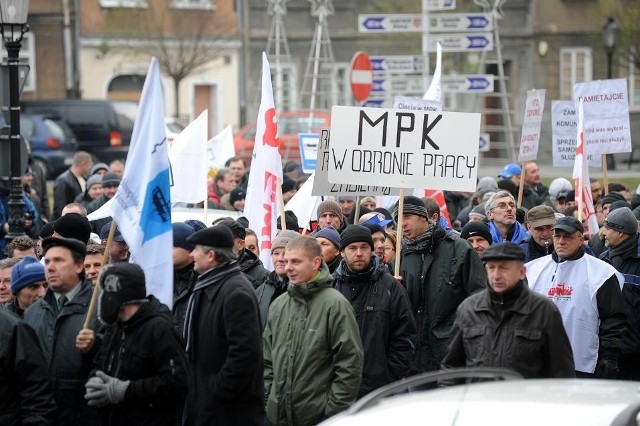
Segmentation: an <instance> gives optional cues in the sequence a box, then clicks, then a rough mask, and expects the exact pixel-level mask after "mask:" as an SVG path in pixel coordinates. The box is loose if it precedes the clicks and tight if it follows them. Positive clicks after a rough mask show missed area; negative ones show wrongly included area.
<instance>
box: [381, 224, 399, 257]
mask: <svg viewBox="0 0 640 426" xmlns="http://www.w3.org/2000/svg"><path fill="white" fill-rule="evenodd" d="M397 241H398V234H397V232H396V231H387V239H386V240H384V260H383V261H384V263H385V264H387V265H388V264H389V263H391V262H393V261H394V260H396V244H397Z"/></svg>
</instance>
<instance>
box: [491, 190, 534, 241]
mask: <svg viewBox="0 0 640 426" xmlns="http://www.w3.org/2000/svg"><path fill="white" fill-rule="evenodd" d="M486 210H487V217H488V218H489V223H488V225H489V231H490V232H491V237H492V238H493V241H492V244H499V243H503V242H506V241H510V242H512V243H514V244H520V243H521V242H522V241H524V240H525V239H526V238H528V237H529V233H528V232H527V230H526V229H525V228H524V226H522V225H521V224H520V223H518V221H516V200H515V199H514V198H513V195H511V193H510V192H508V191H498V192H496V193H495V194H493V195H492V196H491V197H490V198H489V199H488V200H487V205H486Z"/></svg>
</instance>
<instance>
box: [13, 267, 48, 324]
mask: <svg viewBox="0 0 640 426" xmlns="http://www.w3.org/2000/svg"><path fill="white" fill-rule="evenodd" d="M46 291H47V282H46V280H45V276H44V266H42V264H41V263H40V262H39V261H38V259H37V258H36V257H35V256H27V257H25V258H24V259H22V260H20V261H19V262H18V263H16V264H15V265H13V268H11V294H13V297H14V299H13V300H12V301H11V302H9V303H8V304H7V305H6V306H5V309H7V310H8V311H11V312H13V313H14V314H16V315H18V316H19V317H20V318H23V317H24V311H25V310H27V308H28V307H29V306H31V305H33V304H34V303H35V302H37V301H38V300H39V299H42V298H43V297H44V295H45V293H46Z"/></svg>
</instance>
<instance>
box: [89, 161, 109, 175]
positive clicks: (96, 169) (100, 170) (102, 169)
mask: <svg viewBox="0 0 640 426" xmlns="http://www.w3.org/2000/svg"><path fill="white" fill-rule="evenodd" d="M108 171H109V166H108V165H107V164H105V163H95V164H94V165H93V166H91V169H90V170H89V176H92V175H98V176H104V174H105V173H107V172H108Z"/></svg>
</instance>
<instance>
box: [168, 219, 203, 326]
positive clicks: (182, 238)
mask: <svg viewBox="0 0 640 426" xmlns="http://www.w3.org/2000/svg"><path fill="white" fill-rule="evenodd" d="M172 227H173V255H172V257H173V309H172V311H173V319H174V321H175V323H176V325H177V329H178V331H180V332H182V330H183V329H184V318H185V315H186V313H187V304H188V303H189V296H191V292H192V291H193V287H194V285H195V283H196V279H197V278H198V274H197V273H196V272H195V271H194V270H193V266H194V263H193V254H192V252H193V250H194V249H195V248H196V246H195V244H193V243H190V242H188V241H187V239H188V238H189V237H190V236H192V235H193V234H195V233H196V231H195V229H193V228H192V227H191V226H189V225H187V224H186V223H181V222H177V223H174V224H172Z"/></svg>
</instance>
